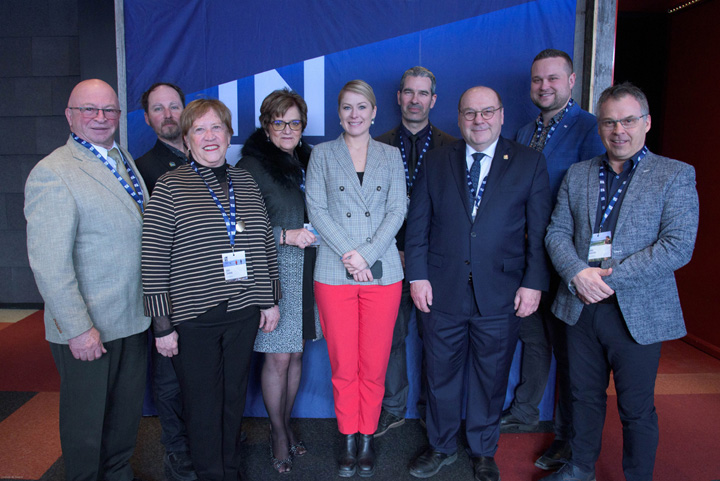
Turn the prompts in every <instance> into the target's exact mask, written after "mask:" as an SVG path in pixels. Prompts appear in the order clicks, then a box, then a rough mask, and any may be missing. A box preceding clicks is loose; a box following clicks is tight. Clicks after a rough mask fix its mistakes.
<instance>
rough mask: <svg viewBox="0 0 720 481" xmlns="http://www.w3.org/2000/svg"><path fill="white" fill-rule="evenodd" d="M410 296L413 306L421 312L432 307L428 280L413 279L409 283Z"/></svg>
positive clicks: (428, 310)
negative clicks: (413, 280)
mask: <svg viewBox="0 0 720 481" xmlns="http://www.w3.org/2000/svg"><path fill="white" fill-rule="evenodd" d="M410 296H412V300H413V302H414V303H415V307H417V308H418V309H420V310H421V311H422V312H430V308H431V307H432V301H433V294H432V286H431V285H430V281H428V280H422V281H415V282H412V283H411V284H410Z"/></svg>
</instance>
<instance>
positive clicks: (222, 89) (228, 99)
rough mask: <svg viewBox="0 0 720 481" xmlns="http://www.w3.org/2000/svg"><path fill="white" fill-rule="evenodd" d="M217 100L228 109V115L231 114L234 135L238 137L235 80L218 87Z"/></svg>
mask: <svg viewBox="0 0 720 481" xmlns="http://www.w3.org/2000/svg"><path fill="white" fill-rule="evenodd" d="M218 100H220V101H221V102H222V103H224V104H225V105H227V108H229V109H230V113H232V128H233V131H234V132H235V135H238V94H237V80H233V81H232V82H228V83H224V84H220V85H218Z"/></svg>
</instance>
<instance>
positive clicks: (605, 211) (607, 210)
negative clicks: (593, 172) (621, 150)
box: [598, 146, 648, 232]
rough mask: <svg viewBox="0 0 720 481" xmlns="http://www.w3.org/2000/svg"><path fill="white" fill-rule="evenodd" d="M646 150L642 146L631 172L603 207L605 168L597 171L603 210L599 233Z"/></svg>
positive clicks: (604, 198)
mask: <svg viewBox="0 0 720 481" xmlns="http://www.w3.org/2000/svg"><path fill="white" fill-rule="evenodd" d="M647 152H648V149H647V147H646V146H643V148H642V150H641V151H640V154H639V155H638V158H637V160H636V161H635V163H634V164H633V166H632V170H631V171H630V174H629V175H628V176H627V177H626V178H625V180H624V181H623V183H622V184H620V185H619V186H618V187H617V189H615V193H614V194H613V196H612V198H611V199H610V202H609V203H608V204H607V206H606V205H605V202H606V201H607V192H606V189H605V185H606V183H605V168H604V167H603V166H602V165H601V166H600V170H599V171H598V177H599V178H600V208H601V209H602V210H603V217H602V220H601V221H600V232H602V227H603V224H605V221H606V220H607V218H608V217H609V216H610V213H611V212H612V210H613V208H614V207H615V204H616V203H617V201H618V199H619V198H620V196H621V195H622V193H623V190H624V189H625V185H627V183H628V181H629V180H630V177H631V176H632V172H633V171H634V170H635V168H636V167H637V166H638V164H639V163H640V161H641V160H642V158H643V157H645V155H646V154H647Z"/></svg>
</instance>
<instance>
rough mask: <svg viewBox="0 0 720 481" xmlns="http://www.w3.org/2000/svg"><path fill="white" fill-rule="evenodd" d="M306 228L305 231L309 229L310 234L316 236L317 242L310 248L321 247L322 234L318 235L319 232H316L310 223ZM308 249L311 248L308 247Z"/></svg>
mask: <svg viewBox="0 0 720 481" xmlns="http://www.w3.org/2000/svg"><path fill="white" fill-rule="evenodd" d="M304 227H305V229H307V230H309V231H310V232H312V233H313V235H314V236H315V242H313V243H312V244H310V246H319V245H320V244H322V238H321V237H320V234H318V231H317V230H315V227H313V226H312V224H310V223H309V222H308V223H306V224H305V225H304ZM308 247H309V246H308Z"/></svg>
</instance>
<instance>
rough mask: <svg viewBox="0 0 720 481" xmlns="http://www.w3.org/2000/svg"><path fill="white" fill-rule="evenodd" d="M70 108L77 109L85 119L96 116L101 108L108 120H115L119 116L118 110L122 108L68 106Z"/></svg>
mask: <svg viewBox="0 0 720 481" xmlns="http://www.w3.org/2000/svg"><path fill="white" fill-rule="evenodd" d="M68 108H69V109H70V110H79V111H80V115H82V116H83V118H85V119H94V118H95V117H97V115H98V112H100V111H101V110H102V112H103V114H104V115H105V118H106V119H108V120H117V119H118V118H119V117H120V112H122V110H119V109H99V108H97V107H68Z"/></svg>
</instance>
